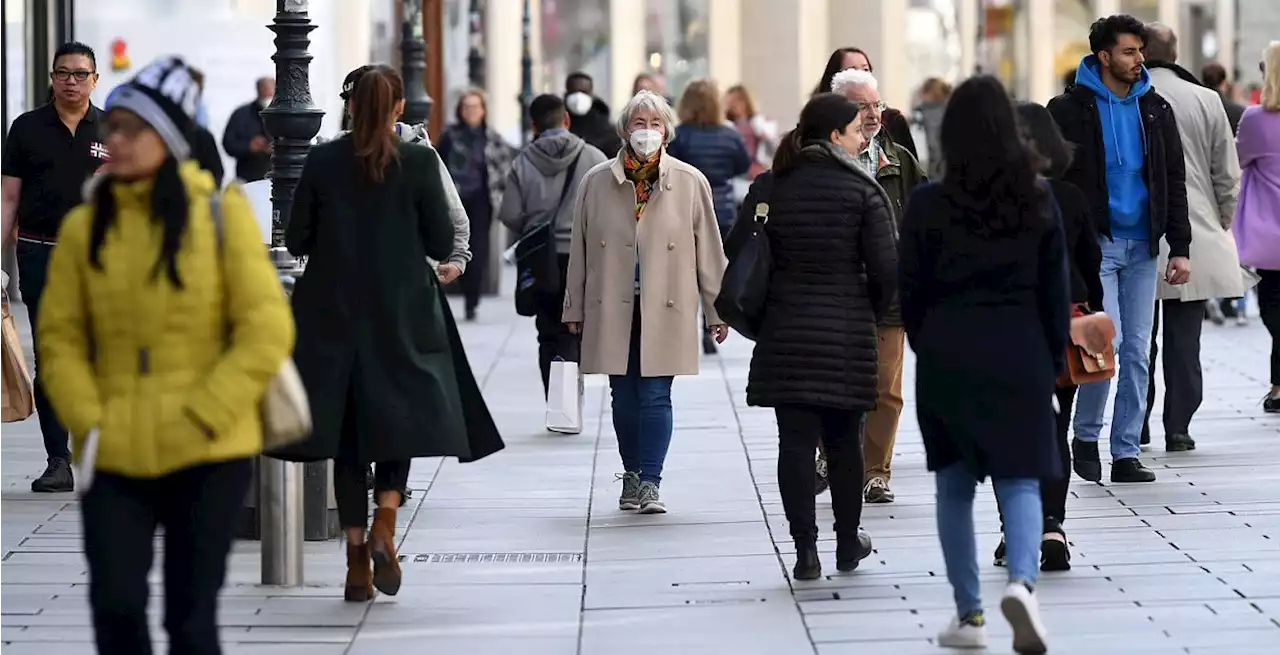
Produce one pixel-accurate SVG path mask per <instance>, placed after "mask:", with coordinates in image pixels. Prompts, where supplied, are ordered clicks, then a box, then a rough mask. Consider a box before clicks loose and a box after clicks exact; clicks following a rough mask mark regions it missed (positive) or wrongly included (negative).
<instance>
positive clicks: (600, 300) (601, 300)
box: [596, 296, 604, 305]
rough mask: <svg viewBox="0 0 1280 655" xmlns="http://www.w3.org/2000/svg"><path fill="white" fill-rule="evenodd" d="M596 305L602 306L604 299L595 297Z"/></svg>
mask: <svg viewBox="0 0 1280 655" xmlns="http://www.w3.org/2000/svg"><path fill="white" fill-rule="evenodd" d="M596 304H598V305H602V304H604V298H601V297H599V296H597V297H596Z"/></svg>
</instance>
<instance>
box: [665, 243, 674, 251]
mask: <svg viewBox="0 0 1280 655" xmlns="http://www.w3.org/2000/svg"><path fill="white" fill-rule="evenodd" d="M675 249H676V244H674V243H668V244H667V250H675Z"/></svg>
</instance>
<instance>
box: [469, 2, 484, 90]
mask: <svg viewBox="0 0 1280 655" xmlns="http://www.w3.org/2000/svg"><path fill="white" fill-rule="evenodd" d="M468 29H469V30H470V34H469V36H470V39H471V51H470V52H468V53H467V77H468V79H469V81H470V83H471V86H473V87H475V88H477V89H483V88H484V63H485V62H484V3H482V2H481V1H480V0H471V12H470V20H469V21H468Z"/></svg>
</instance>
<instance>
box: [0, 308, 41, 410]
mask: <svg viewBox="0 0 1280 655" xmlns="http://www.w3.org/2000/svg"><path fill="white" fill-rule="evenodd" d="M3 307H4V309H3V315H4V324H3V332H4V355H3V357H4V359H3V366H4V416H3V419H4V422H5V423H12V422H14V421H21V420H23V419H26V418H27V417H29V416H31V415H32V414H33V413H35V405H36V401H35V396H34V395H33V394H32V387H31V373H30V372H29V371H28V370H27V358H26V355H25V354H23V352H22V339H21V338H20V337H19V336H18V327H17V325H15V324H14V321H13V317H12V316H10V315H9V303H7V302H6V303H4V305H3Z"/></svg>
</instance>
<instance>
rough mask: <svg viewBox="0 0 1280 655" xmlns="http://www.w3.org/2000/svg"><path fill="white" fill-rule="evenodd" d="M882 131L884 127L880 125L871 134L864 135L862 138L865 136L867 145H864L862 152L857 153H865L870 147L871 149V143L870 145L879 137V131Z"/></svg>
mask: <svg viewBox="0 0 1280 655" xmlns="http://www.w3.org/2000/svg"><path fill="white" fill-rule="evenodd" d="M883 129H884V126H883V125H881V126H880V127H877V128H876V131H875V132H872V133H871V134H870V135H865V134H864V135H863V136H865V137H866V139H867V143H866V145H864V146H862V150H859V151H858V152H866V151H867V148H870V147H871V143H872V142H873V141H875V140H876V137H878V136H880V131H881V130H883Z"/></svg>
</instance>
